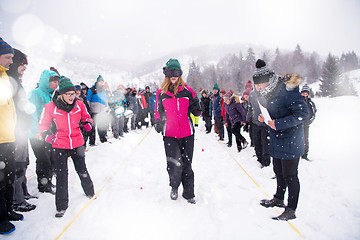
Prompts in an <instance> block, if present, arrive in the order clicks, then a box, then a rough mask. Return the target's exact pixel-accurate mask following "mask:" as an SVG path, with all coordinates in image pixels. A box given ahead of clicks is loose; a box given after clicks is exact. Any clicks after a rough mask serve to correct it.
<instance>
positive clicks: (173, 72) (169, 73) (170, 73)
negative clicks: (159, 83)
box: [163, 68, 182, 78]
mask: <svg viewBox="0 0 360 240" xmlns="http://www.w3.org/2000/svg"><path fill="white" fill-rule="evenodd" d="M163 73H164V74H165V76H166V77H168V78H171V77H181V75H182V70H181V69H165V68H163Z"/></svg>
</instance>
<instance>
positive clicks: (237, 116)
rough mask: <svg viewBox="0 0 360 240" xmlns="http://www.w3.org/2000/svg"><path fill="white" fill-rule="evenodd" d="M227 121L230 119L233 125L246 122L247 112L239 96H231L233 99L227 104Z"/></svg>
mask: <svg viewBox="0 0 360 240" xmlns="http://www.w3.org/2000/svg"><path fill="white" fill-rule="evenodd" d="M225 111H226V115H225V122H228V121H229V120H230V122H231V125H233V126H234V125H235V123H237V122H245V121H246V113H245V110H244V108H243V106H242V104H241V102H240V99H239V96H237V95H233V96H232V97H231V101H230V103H229V105H228V104H225Z"/></svg>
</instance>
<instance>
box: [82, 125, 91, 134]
mask: <svg viewBox="0 0 360 240" xmlns="http://www.w3.org/2000/svg"><path fill="white" fill-rule="evenodd" d="M83 127H84V129H85V131H87V132H90V131H91V125H90V123H87V124H84V125H83Z"/></svg>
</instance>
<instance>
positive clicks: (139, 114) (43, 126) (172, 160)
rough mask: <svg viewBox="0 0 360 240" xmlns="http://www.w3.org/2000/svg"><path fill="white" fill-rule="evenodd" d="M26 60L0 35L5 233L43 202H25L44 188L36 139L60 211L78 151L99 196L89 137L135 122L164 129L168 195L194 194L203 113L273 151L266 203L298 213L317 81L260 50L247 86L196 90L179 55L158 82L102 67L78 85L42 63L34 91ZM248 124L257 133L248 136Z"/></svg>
mask: <svg viewBox="0 0 360 240" xmlns="http://www.w3.org/2000/svg"><path fill="white" fill-rule="evenodd" d="M27 64H28V59H27V55H26V54H24V53H23V52H21V51H20V50H17V49H13V48H12V47H11V46H10V45H9V44H8V43H6V42H5V41H4V40H3V39H1V38H0V73H1V86H4V87H6V89H7V90H8V92H9V93H12V94H11V95H6V94H3V95H2V96H0V111H1V114H0V124H1V130H0V234H7V233H10V232H12V231H14V230H15V226H14V225H13V224H12V223H11V222H12V221H20V220H22V219H23V215H22V214H20V213H18V212H27V211H32V210H34V209H35V208H36V206H35V205H33V204H30V203H29V202H27V200H29V199H31V198H37V197H36V196H32V195H31V194H29V191H28V189H27V180H26V170H27V167H28V165H29V149H28V142H30V146H31V148H32V150H33V153H34V156H35V158H36V176H37V186H38V191H39V192H41V193H47V194H53V195H55V205H56V210H57V211H56V214H55V217H62V216H63V215H64V214H65V211H66V209H67V208H68V202H69V198H68V166H67V164H68V161H67V158H68V157H71V158H72V159H73V162H74V166H75V170H76V172H77V174H78V175H79V178H80V181H81V186H82V188H83V190H84V193H85V195H86V196H87V197H89V198H92V197H94V184H93V182H92V180H91V177H90V173H89V172H88V171H87V168H86V163H85V151H86V148H87V144H88V145H89V146H88V147H93V146H96V143H97V142H101V143H105V142H107V141H108V139H109V137H110V136H108V134H110V132H111V133H112V137H113V138H115V139H121V138H123V137H124V134H125V133H127V132H129V131H132V130H136V129H138V128H143V127H150V126H154V128H155V130H156V131H157V132H159V133H161V134H162V136H163V141H164V150H165V155H166V162H167V171H168V174H169V185H170V187H171V190H170V198H171V199H172V200H176V199H177V198H178V188H179V186H180V184H182V185H183V189H184V190H183V193H182V197H183V198H185V199H186V200H187V201H188V202H189V203H191V204H195V203H196V201H195V193H194V172H193V170H192V160H193V150H194V133H195V130H196V127H197V126H198V121H199V116H201V118H202V120H203V121H204V122H205V129H206V133H207V134H209V133H211V132H212V131H214V132H215V133H216V134H217V135H218V140H219V141H225V128H226V130H227V138H228V139H227V140H228V141H227V143H226V144H227V146H228V147H230V148H231V147H232V146H233V140H232V139H233V137H232V136H233V135H234V136H235V143H236V148H237V151H238V152H241V151H242V150H243V149H245V148H246V147H247V146H248V145H250V146H251V147H254V150H255V154H256V157H257V161H258V162H259V164H260V166H261V167H267V166H269V165H270V162H271V158H272V159H273V168H274V172H275V175H276V179H277V190H276V194H275V195H274V198H273V199H270V200H268V199H264V200H262V201H261V202H260V204H261V205H263V206H265V207H274V206H278V207H285V211H284V212H283V213H282V214H281V215H280V216H278V217H276V218H275V219H277V220H290V219H293V218H295V210H296V208H297V201H298V197H299V191H300V183H299V180H298V177H297V168H298V163H299V160H300V158H303V159H306V160H308V151H309V141H308V138H309V125H310V124H311V123H312V121H313V120H314V118H315V114H316V107H315V104H314V102H313V101H311V99H310V97H309V94H310V88H309V86H307V85H304V86H303V88H302V90H301V92H300V91H299V84H300V80H301V78H300V77H299V76H297V75H286V76H279V75H277V74H275V73H274V72H273V71H271V70H269V69H268V68H267V66H266V63H265V62H264V61H263V60H261V59H259V60H258V61H257V62H256V71H255V72H254V74H253V79H252V81H251V80H249V81H248V82H247V83H246V85H245V89H244V91H243V92H242V94H234V92H233V90H228V91H226V90H225V89H220V87H219V86H218V84H217V83H215V85H214V86H213V89H212V92H209V91H208V90H206V89H200V91H194V90H193V89H192V88H191V87H190V86H188V85H187V84H186V83H185V81H184V80H183V78H182V74H183V72H182V69H181V65H180V63H179V61H178V60H177V59H170V60H169V61H168V62H167V63H166V66H165V67H164V68H163V73H164V76H165V77H164V80H163V82H162V84H161V86H160V88H159V89H156V90H155V91H150V87H148V86H147V87H146V88H145V89H136V88H134V87H125V86H124V85H122V84H120V85H118V86H117V88H116V89H115V90H114V91H111V90H110V88H109V86H108V84H107V82H106V81H105V80H104V78H103V77H102V76H101V75H99V76H98V77H97V79H96V81H95V83H94V84H93V86H91V87H88V86H87V85H86V84H85V83H83V82H81V83H80V84H78V85H77V84H75V85H74V84H73V82H72V81H71V79H69V78H68V77H66V76H62V75H61V74H60V73H59V71H58V70H57V69H56V68H54V67H50V68H49V69H45V70H44V71H43V72H42V73H41V75H40V79H39V82H38V86H37V88H35V89H34V90H32V91H30V92H29V94H27V93H26V92H25V90H24V88H23V86H22V77H23V74H24V72H25V70H26V66H27ZM27 95H28V96H27ZM263 109H267V111H268V114H269V115H270V117H271V119H268V118H266V116H264V112H263V111H264V110H263ZM213 119H214V123H213V122H212V120H213ZM213 126H214V128H213ZM109 130H110V131H109ZM243 134H249V138H248V139H249V140H250V144H249V143H248V142H247V140H246V138H245V137H244V136H243ZM97 138H98V140H99V141H96V139H97ZM101 143H100V144H101ZM54 176H55V177H56V186H55V185H54V184H53V178H54ZM287 188H288V190H289V197H288V205H287V206H285V204H284V202H283V200H284V194H285V191H286V189H287Z"/></svg>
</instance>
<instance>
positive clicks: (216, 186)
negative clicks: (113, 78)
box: [2, 97, 360, 240]
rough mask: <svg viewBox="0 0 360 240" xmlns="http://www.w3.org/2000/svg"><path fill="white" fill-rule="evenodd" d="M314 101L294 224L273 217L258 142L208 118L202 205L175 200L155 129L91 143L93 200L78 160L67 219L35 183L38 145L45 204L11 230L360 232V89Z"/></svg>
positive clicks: (75, 235) (74, 233)
mask: <svg viewBox="0 0 360 240" xmlns="http://www.w3.org/2000/svg"><path fill="white" fill-rule="evenodd" d="M314 102H315V103H316V105H317V108H318V114H317V118H316V120H315V122H314V123H313V125H311V127H310V154H309V157H310V158H311V159H313V161H311V162H309V161H304V160H301V162H300V165H299V178H300V184H301V192H300V200H299V205H298V210H297V219H295V220H292V221H290V222H289V223H287V222H278V221H274V220H272V219H271V217H273V216H276V215H278V214H279V213H280V212H281V211H282V209H266V208H263V207H262V206H260V205H259V201H260V200H261V199H264V198H267V197H271V196H272V194H273V193H274V191H275V186H276V180H274V179H272V177H273V176H274V174H273V171H272V167H268V168H264V169H261V168H260V166H259V164H258V163H257V161H256V159H255V157H253V155H254V150H253V148H250V147H248V148H246V149H245V150H243V151H242V152H241V153H238V152H237V150H236V147H235V146H233V147H232V148H231V149H229V148H227V147H226V146H225V145H224V144H223V143H219V142H218V141H217V137H216V135H215V133H211V134H205V129H204V123H203V122H202V121H201V120H200V126H199V128H198V130H197V132H196V135H195V139H196V140H195V150H194V159H193V169H194V172H195V194H196V200H197V204H196V205H191V204H189V203H187V202H186V201H185V200H184V199H182V197H181V196H180V197H179V199H178V200H177V201H172V200H170V197H169V193H170V187H169V186H168V175H167V172H166V160H165V153H164V147H163V141H162V137H161V135H160V134H158V133H156V132H155V130H154V129H150V128H147V129H143V130H137V131H136V132H134V131H132V132H130V133H128V134H126V135H125V138H123V139H121V140H116V139H110V140H111V141H112V143H103V144H99V145H98V146H96V147H94V148H92V149H90V150H89V151H88V152H87V154H86V161H87V166H88V170H89V172H90V174H91V177H92V179H93V181H94V184H95V189H96V191H97V193H98V196H97V198H96V199H95V200H94V201H89V199H87V198H86V197H85V195H84V193H83V191H82V189H81V186H80V181H79V179H78V177H77V175H76V173H75V170H74V167H73V165H72V163H71V162H70V164H69V166H70V170H69V193H70V205H69V208H68V210H67V212H66V214H65V216H64V217H63V218H61V219H56V218H55V217H54V214H55V204H54V196H52V195H49V194H40V193H38V192H37V190H36V178H35V177H34V169H35V164H34V157H33V155H32V152H31V165H30V167H29V169H28V173H27V175H28V177H29V182H28V187H29V189H30V192H31V193H32V194H35V195H38V196H39V199H37V200H36V199H35V200H31V201H30V202H31V203H33V204H36V205H37V208H36V210H34V211H32V212H29V213H25V214H24V216H25V219H24V220H23V221H22V222H15V225H16V231H15V232H13V233H12V234H10V235H7V236H2V239H12V240H15V239H19V240H20V239H21V240H23V239H37V240H42V239H46V240H47V239H55V238H57V237H59V239H76V240H79V239H87V240H88V239H166V240H168V239H171V240H172V239H182V240H183V239H188V240H192V239H196V240H202V239H206V240H212V239H264V237H266V239H276V240H279V239H302V238H304V239H316V240H321V239H336V240H338V239H360V228H359V226H360V185H359V182H360V177H359V170H360V161H359V156H358V155H359V154H358V151H357V150H358V149H359V148H360V141H359V137H358V134H359V133H360V124H359V123H357V121H359V119H360V110H359V109H360V98H359V97H338V98H331V99H329V98H321V99H314ZM245 136H246V137H247V138H248V135H247V134H246V133H245ZM225 139H227V138H226V137H225ZM225 142H226V141H225ZM54 182H55V181H54ZM180 194H181V190H180Z"/></svg>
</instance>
